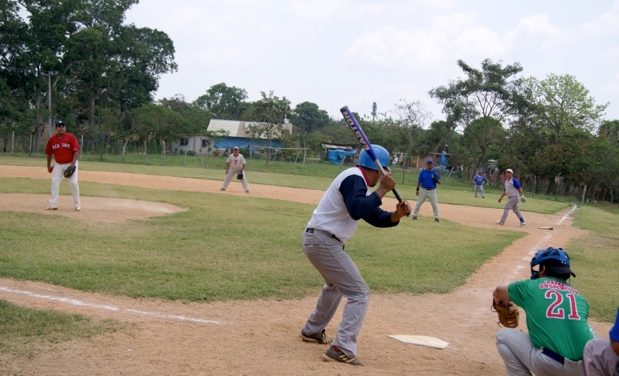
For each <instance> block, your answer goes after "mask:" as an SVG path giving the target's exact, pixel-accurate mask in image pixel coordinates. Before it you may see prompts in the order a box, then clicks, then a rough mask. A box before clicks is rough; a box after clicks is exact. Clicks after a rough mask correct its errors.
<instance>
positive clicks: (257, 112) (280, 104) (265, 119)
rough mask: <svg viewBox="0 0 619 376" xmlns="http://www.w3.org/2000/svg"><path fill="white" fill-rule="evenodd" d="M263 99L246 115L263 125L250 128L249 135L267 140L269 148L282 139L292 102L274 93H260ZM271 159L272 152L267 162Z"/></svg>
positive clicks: (268, 155) (253, 105) (268, 153)
mask: <svg viewBox="0 0 619 376" xmlns="http://www.w3.org/2000/svg"><path fill="white" fill-rule="evenodd" d="M260 95H261V96H262V98H261V99H260V100H258V101H256V102H254V103H253V104H252V107H251V109H252V112H251V113H248V114H246V115H247V116H250V118H251V119H253V120H254V121H258V122H261V123H263V124H260V125H257V126H249V134H250V135H252V136H253V137H256V138H259V137H262V138H266V139H267V140H268V143H269V146H270V145H271V140H273V139H274V138H282V136H283V133H284V132H285V129H284V127H283V125H284V124H285V123H286V119H287V115H288V114H289V113H290V101H289V100H288V99H286V97H282V98H279V97H278V96H276V95H274V94H273V92H272V91H270V92H269V94H266V93H265V92H264V91H262V92H260ZM269 159H270V152H267V161H268V160H269Z"/></svg>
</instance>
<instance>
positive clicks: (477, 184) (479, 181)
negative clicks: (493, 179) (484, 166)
mask: <svg viewBox="0 0 619 376" xmlns="http://www.w3.org/2000/svg"><path fill="white" fill-rule="evenodd" d="M482 174H483V173H479V172H478V173H477V175H475V177H474V178H473V192H475V198H477V193H478V192H479V193H480V194H481V198H486V196H484V184H486V182H487V181H488V179H486V177H485V176H484V175H482Z"/></svg>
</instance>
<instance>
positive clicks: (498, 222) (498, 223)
mask: <svg viewBox="0 0 619 376" xmlns="http://www.w3.org/2000/svg"><path fill="white" fill-rule="evenodd" d="M496 224H497V225H501V226H503V225H504V224H505V223H503V222H501V221H496Z"/></svg>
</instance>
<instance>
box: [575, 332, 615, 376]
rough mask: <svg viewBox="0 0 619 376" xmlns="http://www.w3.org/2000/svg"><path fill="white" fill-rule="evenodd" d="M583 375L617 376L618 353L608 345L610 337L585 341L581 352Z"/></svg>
mask: <svg viewBox="0 0 619 376" xmlns="http://www.w3.org/2000/svg"><path fill="white" fill-rule="evenodd" d="M583 368H584V372H585V376H619V355H617V354H616V353H615V352H614V351H613V349H612V347H610V339H608V338H595V339H592V340H591V341H589V342H587V344H586V345H585V351H584V354H583Z"/></svg>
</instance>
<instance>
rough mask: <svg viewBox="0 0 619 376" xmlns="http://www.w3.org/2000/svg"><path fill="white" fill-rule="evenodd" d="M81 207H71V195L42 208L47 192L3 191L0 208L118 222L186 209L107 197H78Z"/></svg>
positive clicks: (47, 199) (45, 202) (61, 197)
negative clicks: (77, 209)
mask: <svg viewBox="0 0 619 376" xmlns="http://www.w3.org/2000/svg"><path fill="white" fill-rule="evenodd" d="M80 200H81V210H80V211H79V212H76V211H75V210H74V208H73V199H72V198H71V196H70V195H68V196H67V195H62V196H60V199H59V200H58V210H45V208H46V207H47V204H48V202H49V195H37V194H24V193H2V194H0V211H18V212H33V213H40V214H43V215H61V216H64V217H70V218H75V219H77V220H80V221H93V222H107V223H119V222H124V221H128V220H130V219H144V218H150V217H157V216H162V215H166V214H171V213H176V212H179V211H183V210H185V209H183V208H181V207H178V206H175V205H170V204H164V203H160V202H151V201H140V200H128V199H123V198H109V197H80Z"/></svg>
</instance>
